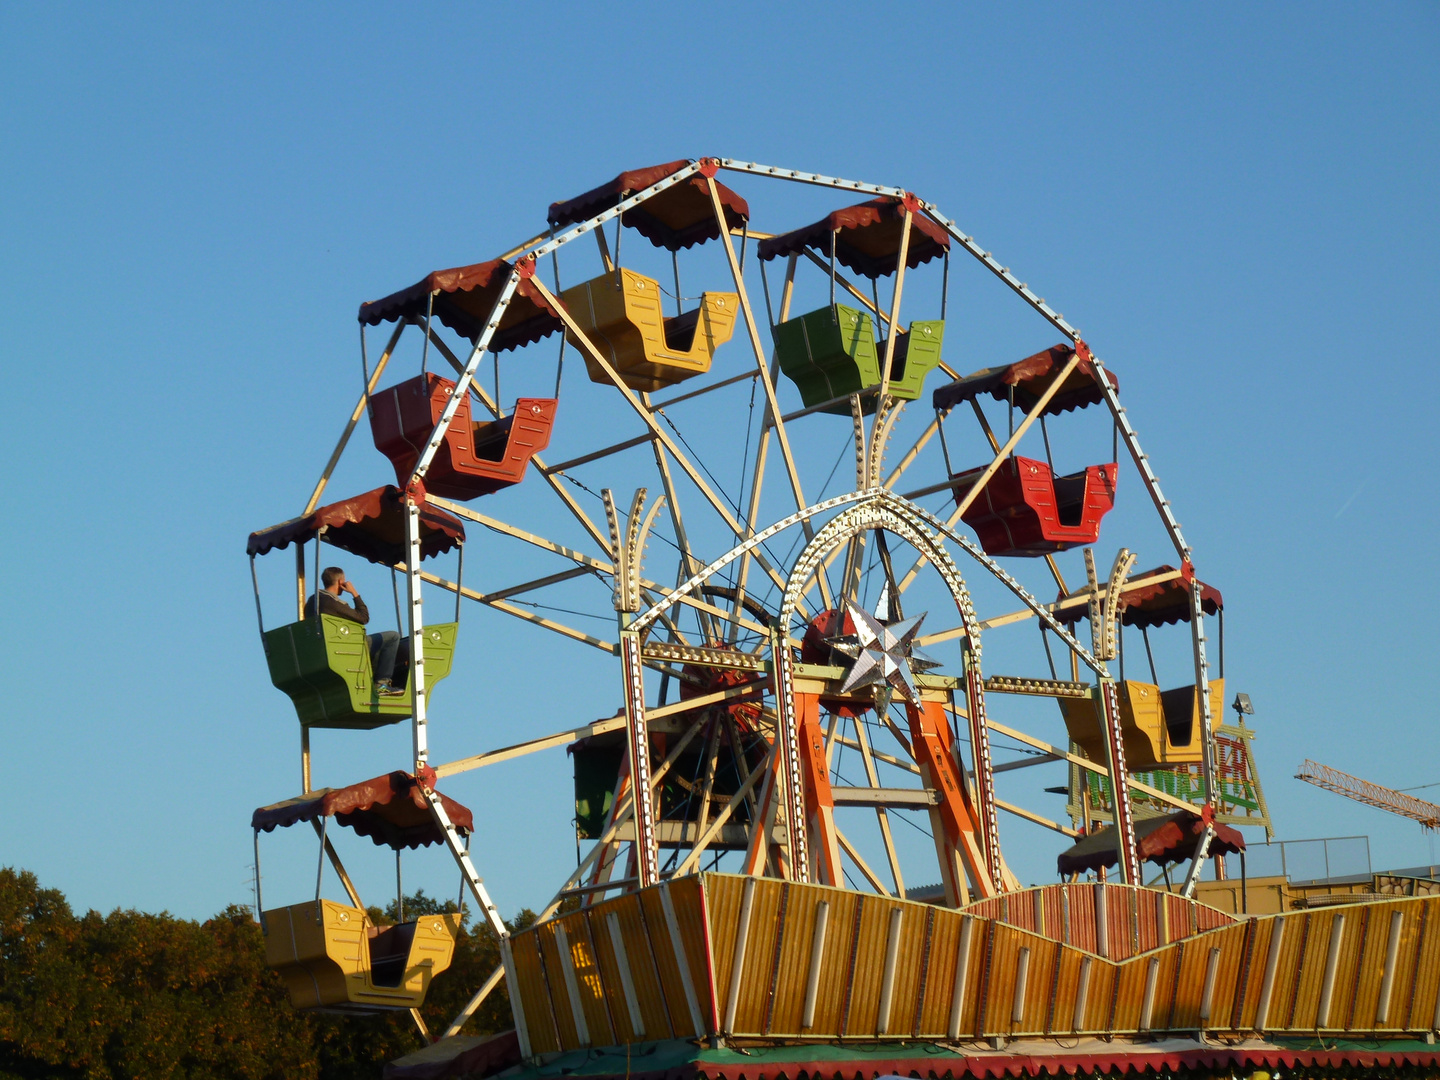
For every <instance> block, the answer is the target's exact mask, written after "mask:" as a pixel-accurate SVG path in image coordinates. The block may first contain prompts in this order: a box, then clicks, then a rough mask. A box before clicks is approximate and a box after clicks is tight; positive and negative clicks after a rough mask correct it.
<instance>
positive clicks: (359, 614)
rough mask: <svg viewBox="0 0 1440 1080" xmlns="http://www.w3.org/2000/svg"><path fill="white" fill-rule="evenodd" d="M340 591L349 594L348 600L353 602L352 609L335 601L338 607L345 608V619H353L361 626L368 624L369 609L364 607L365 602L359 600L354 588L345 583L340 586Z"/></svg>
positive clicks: (341, 602)
mask: <svg viewBox="0 0 1440 1080" xmlns="http://www.w3.org/2000/svg"><path fill="white" fill-rule="evenodd" d="M340 591H341V592H347V593H349V594H350V599H352V600H354V601H355V607H354V608H353V609H352V608H351V607H350V606H349V605H348V604H345V603H344V602H343V601H340V600H337V601H336V603H337V604H338V605H339V606H341V607H343V608H345V618H347V619H354V620H355V621H356V622H358V623H359V624H360V625H361V626H364V625H365V624H366V623H368V622H369V621H370V609H369V608H367V607H366V606H365V601H364V600H361V599H360V594H359V593H358V592H356V591H355V586H354V585H351V584H350V582H348V581H347V582H345V584H344V585H341V586H340Z"/></svg>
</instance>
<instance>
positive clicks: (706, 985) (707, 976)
mask: <svg viewBox="0 0 1440 1080" xmlns="http://www.w3.org/2000/svg"><path fill="white" fill-rule="evenodd" d="M707 893H708V889H707V888H706V886H705V877H704V876H703V875H697V876H693V877H688V878H681V879H680V880H678V881H671V882H670V901H671V903H672V904H673V905H674V907H675V919H676V921H677V922H678V923H679V924H680V938H681V941H683V942H684V945H685V958H686V960H687V961H688V962H689V965H690V977H691V979H692V980H693V981H694V983H695V994H696V996H697V997H698V998H699V999H700V1013H701V1016H702V1018H703V1019H704V1021H705V1025H706V1029H707V1033H708V1034H713V1033H714V1032H715V1030H716V1023H715V1017H716V1014H717V1012H718V1011H719V1007H718V1005H717V995H718V993H719V991H718V990H717V988H716V981H715V980H716V975H715V970H714V965H713V963H712V956H711V952H712V950H711V940H710V925H711V924H710V920H709V916H708V915H707V913H706V905H707V904H708V903H709V898H708V896H707Z"/></svg>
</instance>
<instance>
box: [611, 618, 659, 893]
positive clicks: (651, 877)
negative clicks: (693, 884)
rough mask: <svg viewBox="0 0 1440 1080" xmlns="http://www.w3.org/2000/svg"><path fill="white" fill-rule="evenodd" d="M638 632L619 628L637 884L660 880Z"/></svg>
mask: <svg viewBox="0 0 1440 1080" xmlns="http://www.w3.org/2000/svg"><path fill="white" fill-rule="evenodd" d="M640 650H641V642H640V635H639V634H638V633H636V632H635V631H634V630H631V629H629V628H628V627H627V628H625V629H622V630H621V631H620V665H621V668H622V669H623V672H624V679H625V733H626V736H627V742H628V747H629V761H630V778H631V787H632V789H633V790H634V792H635V851H636V872H637V875H638V876H639V879H640V887H641V888H642V889H643V888H646V887H648V886H650V885H654V884H655V883H656V882H658V881H659V880H660V859H659V847H658V844H657V842H656V837H655V799H654V795H653V793H652V792H651V790H650V731H649V728H648V727H647V726H646V723H645V668H644V666H643V665H642V663H641V659H640Z"/></svg>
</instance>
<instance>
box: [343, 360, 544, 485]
mask: <svg viewBox="0 0 1440 1080" xmlns="http://www.w3.org/2000/svg"><path fill="white" fill-rule="evenodd" d="M454 392H455V383H454V381H453V380H451V379H446V378H442V377H441V376H439V375H436V374H435V373H434V372H426V373H425V374H423V375H417V376H415V377H414V378H413V379H406V380H405V381H404V382H402V383H398V384H396V385H395V386H392V387H390V388H389V389H388V390H383V391H381V392H380V393H378V394H376V395H374V396H373V397H372V398H371V399H370V434H371V435H372V437H373V438H374V440H375V449H377V450H379V451H380V452H381V453H382V454H384V455H385V456H386V457H388V458H389V459H390V463H391V464H392V465H394V466H395V480H396V483H398V484H400V485H402V486H403V485H404V484H405V482H406V481H407V480H408V479H409V478H410V472H411V470H413V469H414V468H415V461H416V459H417V458H418V457H419V455H420V448H421V447H422V446H424V445H425V442H426V440H427V439H429V438H430V434H431V432H433V431H434V430H435V425H436V423H437V422H439V420H440V414H441V413H442V412H444V411H445V406H446V404H447V403H448V402H449V400H450V396H451V394H453V393H454ZM556 404H557V402H556V400H555V399H554V398H520V399H519V400H518V401H517V402H515V409H514V411H512V412H511V413H510V415H509V416H506V417H502V418H501V419H499V420H491V421H488V422H479V423H477V422H475V421H474V420H472V419H471V412H470V399H469V398H468V397H467V398H466V399H465V400H464V401H462V402H461V403H460V408H459V409H458V410H457V411H456V413H455V419H454V420H453V421H452V422H451V424H450V430H449V431H447V432H446V434H445V441H444V442H442V443H441V444H440V448H439V449H438V450H436V452H435V459H434V461H432V462H431V464H430V470H429V472H427V473H426V474H425V490H426V491H429V492H431V493H433V494H435V495H440V496H443V497H444V498H447V499H473V498H476V497H477V496H480V495H489V494H490V493H491V492H495V491H499V490H500V489H501V488H504V487H509V486H510V485H512V484H518V483H519V482H520V481H521V480H523V479H524V478H525V467H526V466H527V465H528V464H529V463H530V458H531V455H533V454H538V453H540V451H542V450H544V449H545V447H547V446H548V445H550V429H551V427H552V425H553V424H554V423H555V406H556Z"/></svg>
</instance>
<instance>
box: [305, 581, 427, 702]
mask: <svg viewBox="0 0 1440 1080" xmlns="http://www.w3.org/2000/svg"><path fill="white" fill-rule="evenodd" d="M320 584H321V589H320V591H319V592H317V593H316V594H315V595H314V596H312V597H311V598H310V602H309V603H308V604H306V605H305V617H306V618H307V619H309V618H312V617H313V616H314V614H315V610H316V606H317V605H318V606H319V610H320V614H321V615H335V616H337V617H339V618H341V619H349V620H350V621H351V622H357V623H359V624H360V625H361V626H364V625H365V624H366V623H368V622H369V621H370V609H369V608H367V607H366V606H365V601H364V600H362V599H360V594H359V593H358V592H356V591H355V586H354V585H351V584H350V582H349V581H347V580H346V578H345V571H344V570H341V569H340V568H339V567H338V566H327V567H326V568H325V569H324V570H323V571H321V573H320ZM343 593H349V594H350V595H351V596H353V597H354V598H355V606H354V607H351V606H350V605H349V604H347V603H345V601H344V600H341V599H340V596H341V594H343ZM365 644H366V646H367V647H368V648H369V650H370V671H371V674H372V675H373V676H374V679H375V692H376V693H377V694H378V695H379V696H380V697H400V696H402V695H403V694H404V693H405V691H404V690H402V689H398V688H397V687H396V686H395V685H394V680H395V671H396V661H397V659H401V658H400V651H401V645H402V644H403V645H405V646H407V648H406V649H405V653H406V656H405V657H404V658H403V660H402V661H401V667H404V666H407V665H408V664H409V655H408V654H409V649H408V646H409V644H410V643H409V642H408V641H406V642H403V643H402V642H401V640H400V634H399V633H398V632H397V631H395V630H381V631H380V632H379V633H378V634H366V635H365Z"/></svg>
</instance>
